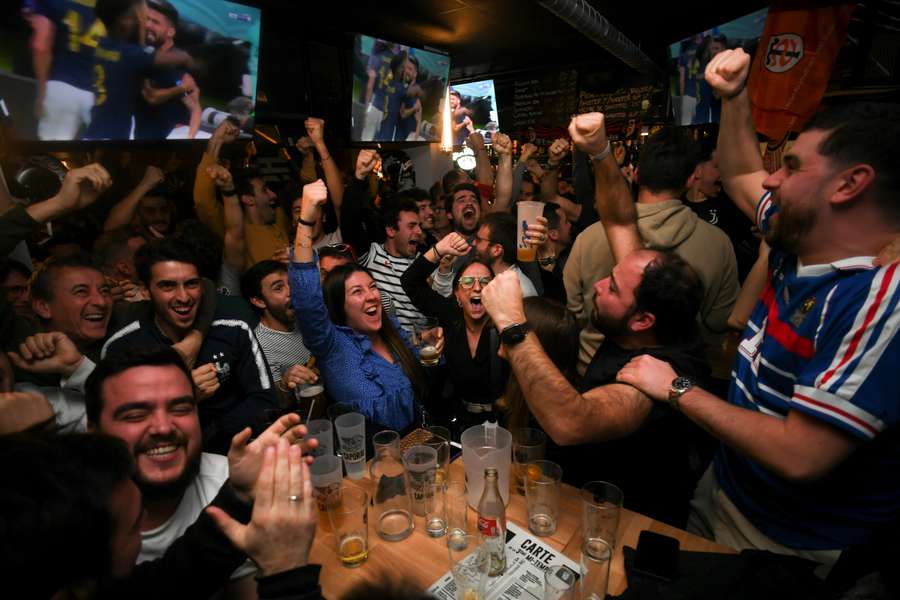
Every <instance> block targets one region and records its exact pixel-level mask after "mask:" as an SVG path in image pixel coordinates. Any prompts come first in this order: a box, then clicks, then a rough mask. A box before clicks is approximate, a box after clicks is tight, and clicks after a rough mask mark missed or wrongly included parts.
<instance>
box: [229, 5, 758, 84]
mask: <svg viewBox="0 0 900 600" xmlns="http://www.w3.org/2000/svg"><path fill="white" fill-rule="evenodd" d="M243 1H248V0H243ZM249 1H250V2H251V3H253V4H257V5H259V6H261V7H262V8H263V10H264V29H265V30H266V31H273V32H277V33H278V34H279V35H293V36H295V37H297V38H307V39H315V40H317V41H323V42H328V41H329V39H330V40H332V41H333V40H334V36H336V35H340V34H342V33H347V32H361V33H367V34H370V35H377V36H379V37H384V38H387V39H391V40H396V41H399V42H403V43H407V44H410V45H419V46H421V45H427V46H432V47H435V48H439V49H442V50H445V51H447V52H449V53H450V55H451V56H452V64H453V67H452V72H451V79H453V80H459V79H468V78H475V77H478V76H482V75H487V74H490V75H496V74H498V73H504V72H512V71H518V70H525V69H531V68H535V67H542V66H550V65H560V64H575V63H580V62H587V61H590V62H600V63H602V62H605V61H609V63H610V67H611V68H620V67H623V65H622V63H621V61H619V60H618V59H616V58H614V57H612V56H610V54H609V53H608V52H607V51H606V50H604V49H602V48H600V47H599V46H597V45H596V44H595V43H594V42H592V41H590V40H589V39H587V38H586V37H584V36H583V35H582V34H581V33H579V32H577V31H576V30H574V29H573V28H572V27H571V26H569V25H568V24H567V23H565V22H564V21H562V20H560V19H559V18H558V17H556V16H555V15H554V14H552V13H551V12H549V11H548V10H547V9H545V8H544V7H542V6H541V5H540V4H538V3H537V2H535V1H534V0H389V1H384V0H381V1H378V2H375V1H372V0H361V1H348V0H255V1H254V0H249ZM591 4H592V5H593V6H594V7H595V8H596V9H597V11H598V12H599V13H600V14H601V15H603V16H604V17H606V18H607V19H608V20H609V21H610V22H611V23H612V25H613V26H614V27H616V28H618V29H619V30H621V31H622V32H623V33H624V34H625V35H626V36H627V37H628V38H629V39H630V40H631V41H632V42H634V43H635V44H637V45H639V46H640V47H641V48H642V49H643V50H644V51H645V52H646V53H647V55H648V56H650V57H651V58H652V59H653V60H654V61H655V62H656V63H657V64H659V65H660V67H662V66H664V60H665V50H666V47H667V46H668V44H671V43H672V42H674V41H677V40H680V39H682V38H685V37H687V36H689V35H692V34H694V33H698V32H701V31H703V30H705V29H709V28H711V27H714V26H716V25H719V24H722V23H724V22H727V21H729V20H731V19H734V18H737V17H740V16H742V15H745V14H748V13H750V12H753V11H754V10H758V9H760V8H763V7H765V6H767V5H768V2H759V1H750V0H737V1H732V2H715V3H712V2H710V3H707V2H702V3H698V2H694V3H691V2H684V1H681V2H666V3H657V2H653V3H651V2H630V1H629V0H616V1H615V2H612V1H608V0H591Z"/></svg>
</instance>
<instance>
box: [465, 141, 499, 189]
mask: <svg viewBox="0 0 900 600" xmlns="http://www.w3.org/2000/svg"><path fill="white" fill-rule="evenodd" d="M466 146H468V147H469V148H471V149H472V152H474V153H475V179H476V180H477V181H478V182H479V183H484V184H487V185H494V171H493V169H491V159H490V158H489V157H488V153H487V148H485V147H484V138H483V137H481V134H480V133H471V134H469V137H467V138H466Z"/></svg>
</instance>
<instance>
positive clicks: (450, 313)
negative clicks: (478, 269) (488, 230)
mask: <svg viewBox="0 0 900 600" xmlns="http://www.w3.org/2000/svg"><path fill="white" fill-rule="evenodd" d="M469 250H470V247H469V243H468V242H467V241H466V238H464V237H463V236H461V235H460V234H458V233H456V232H455V231H454V232H450V233H448V234H447V235H445V236H444V237H443V238H442V239H441V240H440V241H439V242H438V243H437V244H435V245H434V247H433V248H429V249H428V251H427V252H425V253H424V254H422V255H420V256H419V258H417V259H416V260H415V261H413V263H412V264H411V265H410V266H409V267H408V268H407V269H406V271H404V273H403V275H402V276H401V277H400V284H401V285H402V286H403V291H404V292H406V295H407V296H409V299H410V300H411V301H412V303H413V304H414V305H415V306H416V308H418V309H419V310H420V311H422V314H424V315H428V316H434V317H437V318H438V319H440V320H441V321H442V322H443V323H447V322H449V321H451V320H453V319H454V318H455V317H456V316H457V315H458V310H459V309H458V308H457V306H456V300H455V299H454V298H446V297H444V296H442V295H441V294H439V293H437V292H436V291H434V290H433V289H431V286H429V285H428V276H429V275H431V273H433V272H434V269H435V266H436V265H437V264H438V263H439V262H441V259H442V258H443V257H445V256H465V255H466V254H468V253H469Z"/></svg>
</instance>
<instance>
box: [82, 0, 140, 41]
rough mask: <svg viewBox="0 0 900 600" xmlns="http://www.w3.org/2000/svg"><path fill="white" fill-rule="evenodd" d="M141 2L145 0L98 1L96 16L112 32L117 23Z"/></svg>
mask: <svg viewBox="0 0 900 600" xmlns="http://www.w3.org/2000/svg"><path fill="white" fill-rule="evenodd" d="M141 2H143V0H97V4H96V6H94V14H95V15H96V16H97V18H98V19H100V20H101V21H103V24H104V25H105V26H106V29H107V30H112V29H113V28H114V27H115V26H116V22H117V21H118V20H119V19H121V18H122V15H124V14H125V13H127V12H128V11H129V10H131V7H133V6H134V5H136V4H140V3H141ZM110 33H112V31H110Z"/></svg>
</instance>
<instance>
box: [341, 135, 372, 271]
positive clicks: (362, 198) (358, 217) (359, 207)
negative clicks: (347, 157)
mask: <svg viewBox="0 0 900 600" xmlns="http://www.w3.org/2000/svg"><path fill="white" fill-rule="evenodd" d="M378 161H379V156H378V153H377V152H375V151H374V150H369V149H363V150H360V151H359V155H358V156H357V157H356V169H355V170H354V173H353V179H352V180H351V181H350V184H349V185H348V186H347V190H346V194H345V196H344V203H343V205H342V206H341V213H342V214H341V237H342V238H343V240H344V242H346V243H348V244H350V245H351V246H352V247H353V249H354V250H355V251H356V254H357V256H360V255H362V254H363V253H365V252H367V251H368V249H369V244H370V243H371V242H372V240H373V237H374V233H373V231H371V229H370V228H371V227H375V224H374V222H373V219H372V218H371V214H370V212H371V211H370V210H369V207H368V202H369V190H368V178H369V174H370V173H371V172H372V171H373V170H374V169H375V165H376V164H378Z"/></svg>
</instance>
